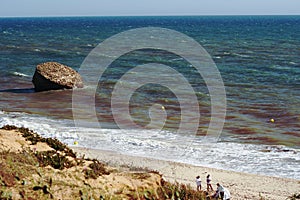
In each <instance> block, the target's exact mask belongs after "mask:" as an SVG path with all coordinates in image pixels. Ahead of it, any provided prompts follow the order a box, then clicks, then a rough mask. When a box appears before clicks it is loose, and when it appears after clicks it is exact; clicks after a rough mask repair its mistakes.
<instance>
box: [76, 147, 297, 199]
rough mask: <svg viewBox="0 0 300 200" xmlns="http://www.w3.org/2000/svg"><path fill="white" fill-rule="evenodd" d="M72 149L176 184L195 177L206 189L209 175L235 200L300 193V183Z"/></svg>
mask: <svg viewBox="0 0 300 200" xmlns="http://www.w3.org/2000/svg"><path fill="white" fill-rule="evenodd" d="M72 148H73V150H74V151H76V152H78V153H79V154H85V155H86V156H87V157H90V158H97V159H99V160H100V161H103V162H106V163H108V164H110V165H113V166H117V167H118V166H119V167H122V166H124V165H129V166H131V167H137V168H139V167H141V168H148V169H152V170H157V171H159V172H160V173H162V174H163V175H164V178H165V179H166V180H167V181H177V182H180V183H185V184H191V185H192V186H193V185H195V177H196V176H197V175H200V177H201V179H202V187H203V188H204V189H206V182H205V179H206V175H207V174H210V175H211V178H212V183H213V188H214V189H216V183H217V182H219V183H221V184H222V185H223V186H225V187H227V188H228V189H229V191H230V192H231V195H232V199H239V200H245V199H251V200H256V199H261V197H260V195H261V196H262V197H264V198H266V199H269V200H285V199H286V198H287V197H288V196H291V195H293V194H295V193H299V192H300V180H294V179H285V178H277V177H269V176H261V175H254V174H246V173H239V172H233V171H225V170H218V169H212V168H207V167H199V166H192V165H187V164H182V163H175V162H169V161H162V160H155V159H149V158H142V157H134V156H127V155H122V154H118V153H115V152H110V151H100V150H93V149H87V148H79V147H72ZM195 187H196V185H195Z"/></svg>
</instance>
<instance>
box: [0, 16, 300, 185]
mask: <svg viewBox="0 0 300 200" xmlns="http://www.w3.org/2000/svg"><path fill="white" fill-rule="evenodd" d="M143 27H161V28H168V29H172V30H175V31H178V32H180V33H183V34H185V35H187V36H189V37H191V38H193V39H194V40H195V41H197V42H198V43H199V44H201V45H202V47H203V48H205V50H206V51H207V52H208V53H209V54H210V55H211V58H212V59H213V61H214V62H215V64H216V66H217V68H218V70H219V71H220V74H221V76H222V79H223V82H224V85H225V90H226V99H227V105H226V107H227V109H226V110H227V115H226V120H225V124H224V128H223V130H222V134H221V136H220V137H219V138H218V142H215V141H210V140H209V139H208V140H207V138H206V139H204V138H205V137H204V136H205V135H206V131H207V129H208V125H209V121H210V117H211V107H210V100H211V98H210V93H209V91H208V89H207V87H206V84H205V81H204V80H203V78H202V77H201V76H199V74H197V73H195V70H194V68H193V67H192V66H191V65H190V63H188V62H187V61H186V60H184V59H182V58H181V57H180V56H179V55H174V54H172V53H170V52H166V51H162V50H155V49H142V50H135V51H131V52H129V53H127V54H126V55H123V56H121V57H120V58H117V59H116V60H115V61H114V62H113V63H111V65H110V66H109V68H108V70H107V71H105V73H104V74H103V77H101V79H100V81H99V83H98V86H97V90H96V94H95V109H96V112H97V119H96V121H94V120H91V119H90V116H88V115H87V116H86V117H83V118H82V119H80V120H82V121H83V122H84V123H83V124H86V125H88V126H87V127H86V126H85V127H83V126H82V127H81V126H78V125H77V124H76V123H75V122H74V119H73V114H72V95H73V92H72V90H62V91H47V92H38V93H36V92H34V89H33V85H32V83H31V79H32V76H33V73H34V70H35V67H36V65H37V64H39V63H43V62H48V61H57V62H60V63H63V64H66V65H68V66H71V67H72V68H74V69H75V70H79V71H80V68H81V65H82V63H83V62H84V60H85V58H86V56H88V54H89V53H90V52H91V51H92V50H93V49H94V48H95V47H96V46H97V45H98V44H99V43H101V42H103V41H105V40H106V39H107V38H110V37H111V36H113V35H115V34H118V33H120V32H123V31H127V30H131V29H135V28H143ZM145 63H160V64H164V65H168V66H172V68H173V69H174V70H176V71H178V72H179V73H181V74H183V75H184V76H185V78H186V79H187V81H188V82H189V83H190V85H191V86H192V87H193V89H194V92H195V94H196V96H197V100H198V103H199V108H200V114H201V118H200V121H199V124H198V131H197V132H194V133H190V132H188V131H187V132H186V133H178V132H176V130H177V129H178V128H179V124H180V120H181V112H182V109H185V108H181V107H180V102H179V100H178V99H177V98H176V94H174V93H172V91H170V90H168V88H167V87H163V86H161V85H159V84H146V85H144V86H143V87H139V88H138V89H137V90H136V91H135V92H134V93H133V94H132V97H131V98H130V109H129V110H130V115H131V117H132V119H133V121H134V122H135V123H136V124H138V125H140V126H144V127H145V126H147V124H149V123H150V121H151V119H150V118H151V116H150V115H149V109H150V108H151V106H152V105H153V104H159V105H160V106H163V110H165V113H166V115H167V117H166V122H165V124H164V127H163V129H155V128H154V129H148V128H144V129H142V130H141V129H135V127H131V125H130V123H129V124H128V126H127V127H126V128H125V129H123V128H121V129H120V128H119V126H118V123H117V122H116V121H115V119H114V116H113V114H112V109H111V106H112V105H111V100H112V98H111V97H112V94H113V90H114V87H115V85H116V84H117V83H120V78H121V77H122V75H124V74H126V73H127V72H128V71H129V70H131V69H133V68H134V67H136V66H138V65H141V64H145ZM0 74H1V79H0V103H1V104H0V109H1V111H0V126H3V125H5V124H10V125H17V126H24V127H28V128H30V129H33V130H35V131H37V132H38V133H40V134H42V135H43V136H46V137H57V138H58V139H60V140H61V141H63V142H65V143H67V144H69V145H72V144H73V143H74V141H78V143H79V145H80V146H83V147H89V148H96V149H103V150H113V151H117V152H121V153H124V154H129V155H137V156H145V157H153V158H159V159H164V160H172V161H178V162H185V163H189V164H194V165H204V166H208V167H215V168H221V169H229V170H234V171H241V172H249V173H258V174H265V175H271V176H280V177H288V178H294V179H300V168H299V165H300V17H299V16H218V17H217V16H215V17H214V16H209V17H206V16H193V17H192V16H186V17H71V18H68V17H64V18H0ZM92 75H93V73H91V76H92ZM150 76H151V77H153V76H156V74H155V69H154V70H153V74H151V73H149V77H150ZM165 76H166V77H168V73H166V74H165ZM133 82H134V80H133ZM133 82H122V84H123V85H125V86H126V87H130V86H131V85H132V84H133ZM91 88H92V86H90V85H89V83H88V82H86V85H85V88H84V89H76V91H78V90H79V91H82V92H83V94H86V95H87V98H89V96H88V95H89V94H90V93H91V92H93V90H92V89H91ZM87 102H89V100H88V99H87V101H83V102H82V104H86V103H87ZM88 106H90V105H88ZM121 111H122V110H118V109H117V110H116V112H119V113H120V116H121V117H122V112H121ZM270 119H274V120H275V123H272V122H270ZM124 121H126V119H124ZM95 123H96V124H100V125H101V129H99V128H95V126H94V125H95ZM156 123H157V124H158V125H159V124H161V122H160V121H159V122H156ZM154 124H155V123H154ZM162 152H163V153H162Z"/></svg>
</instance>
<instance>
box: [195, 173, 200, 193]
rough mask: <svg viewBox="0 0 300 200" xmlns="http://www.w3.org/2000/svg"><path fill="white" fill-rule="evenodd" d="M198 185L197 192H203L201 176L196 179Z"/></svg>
mask: <svg viewBox="0 0 300 200" xmlns="http://www.w3.org/2000/svg"><path fill="white" fill-rule="evenodd" d="M196 185H197V190H198V191H200V190H201V178H200V176H197V177H196Z"/></svg>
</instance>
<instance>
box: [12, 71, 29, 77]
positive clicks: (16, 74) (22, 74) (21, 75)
mask: <svg viewBox="0 0 300 200" xmlns="http://www.w3.org/2000/svg"><path fill="white" fill-rule="evenodd" d="M12 74H13V75H15V76H20V77H29V75H27V74H24V73H21V72H13V73H12Z"/></svg>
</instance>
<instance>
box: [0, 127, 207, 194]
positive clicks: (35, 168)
mask: <svg viewBox="0 0 300 200" xmlns="http://www.w3.org/2000/svg"><path fill="white" fill-rule="evenodd" d="M2 129H4V130H10V131H11V133H18V132H19V133H21V135H22V137H23V138H25V140H26V143H27V144H22V148H21V149H19V150H18V151H16V152H15V151H14V152H11V151H9V150H5V151H0V161H1V162H0V199H1V200H2V199H3V200H5V199H28V200H32V199H41V200H43V199H82V200H83V199H141V200H147V199H174V200H176V199H178V200H179V199H181V200H184V199H205V194H203V193H201V192H197V191H195V190H194V189H192V188H191V187H190V186H187V185H180V184H178V183H176V184H172V183H169V182H165V181H164V180H163V179H162V175H161V174H159V173H158V172H151V171H149V170H148V171H147V170H146V169H138V171H134V169H130V166H129V167H128V166H127V167H128V168H129V170H128V171H118V170H116V169H111V168H110V167H108V166H106V165H105V164H103V163H101V162H99V161H98V160H90V159H84V158H78V157H77V156H76V154H75V153H74V152H73V151H72V150H71V149H70V148H69V147H67V146H66V145H65V144H63V143H61V142H60V141H58V140H57V139H52V138H42V137H41V136H39V135H38V134H36V133H34V132H33V131H31V130H29V129H26V128H17V127H14V126H5V127H3V128H2ZM0 137H1V135H0ZM37 143H45V144H47V145H48V146H49V147H51V150H47V151H35V150H32V148H30V147H31V146H32V145H36V144H37Z"/></svg>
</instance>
